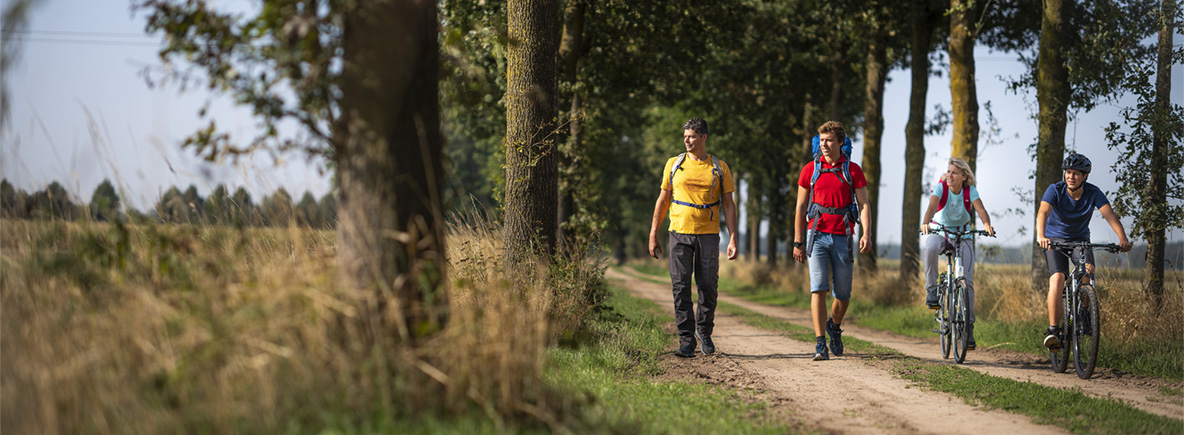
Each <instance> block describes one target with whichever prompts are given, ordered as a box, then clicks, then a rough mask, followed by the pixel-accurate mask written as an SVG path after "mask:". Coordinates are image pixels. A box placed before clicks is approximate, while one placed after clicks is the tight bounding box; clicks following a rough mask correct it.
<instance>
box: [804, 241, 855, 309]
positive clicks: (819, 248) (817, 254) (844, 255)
mask: <svg viewBox="0 0 1184 435" xmlns="http://www.w3.org/2000/svg"><path fill="white" fill-rule="evenodd" d="M810 235H811V236H813V238H814V247H813V249H812V250H811V252H809V254H810V258H809V261H808V262H809V263H810V292H811V293H818V292H825V291H828V290H830V289H831V285H830V284H831V283H830V280H829V279H827V278H828V277H827V275H828V272H830V275H831V278H833V279H834V297H835V299H838V300H840V301H847V300H851V277H852V275H853V274H854V273H855V268H854V264H855V262H854V261H852V258H851V249H848V246H847V236H845V235H842V234H830V233H817V234H814V233H813V232H811V234H810Z"/></svg>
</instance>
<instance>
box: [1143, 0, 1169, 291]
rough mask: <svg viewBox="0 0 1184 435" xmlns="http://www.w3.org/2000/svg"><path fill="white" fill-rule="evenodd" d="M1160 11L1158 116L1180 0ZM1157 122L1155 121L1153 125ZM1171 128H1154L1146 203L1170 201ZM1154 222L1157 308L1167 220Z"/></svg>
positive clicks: (1150, 243)
mask: <svg viewBox="0 0 1184 435" xmlns="http://www.w3.org/2000/svg"><path fill="white" fill-rule="evenodd" d="M1160 13H1161V15H1160V16H1161V17H1162V18H1161V19H1162V23H1163V24H1162V25H1163V27H1162V28H1160V29H1159V55H1158V64H1157V65H1156V70H1155V107H1156V114H1157V116H1156V119H1157V120H1158V119H1161V117H1163V116H1165V115H1167V114H1169V113H1171V112H1170V107H1171V102H1170V98H1171V91H1172V81H1171V77H1172V31H1173V27H1174V26H1173V25H1172V24H1173V23H1174V18H1175V16H1176V0H1163V1H1162V2H1161V3H1160ZM1155 125H1159V124H1153V128H1154V126H1155ZM1171 134H1172V132H1170V131H1163V129H1162V128H1155V129H1154V130H1152V133H1151V135H1152V139H1151V174H1150V180H1149V181H1148V183H1147V195H1148V196H1149V198H1148V199H1147V201H1144V202H1143V203H1144V204H1166V203H1167V176H1168V169H1167V167H1168V164H1167V163H1168V159H1169V158H1170V155H1169V151H1170V148H1171V144H1170V143H1169V141H1170V140H1171ZM1147 221H1148V222H1149V223H1151V225H1148V228H1147V231H1146V233H1147V266H1146V267H1147V283H1146V288H1147V293H1148V296H1149V297H1150V299H1151V301H1152V304H1153V306H1154V307H1155V308H1156V310H1158V309H1159V307H1160V306H1161V305H1162V304H1163V266H1164V262H1165V260H1166V259H1165V258H1164V256H1165V255H1164V232H1165V227H1166V224H1167V222H1165V219H1164V216H1162V215H1161V216H1155V217H1154V218H1153V219H1148V220H1147Z"/></svg>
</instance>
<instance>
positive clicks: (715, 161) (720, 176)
mask: <svg viewBox="0 0 1184 435" xmlns="http://www.w3.org/2000/svg"><path fill="white" fill-rule="evenodd" d="M708 155H710V156H711V175H714V177H712V178H711V193H715V185H716V184H719V195H716V198H719V197H721V196H724V195H723V194H724V170H723V168H721V167H720V164H719V157H716V156H715V155H712V154H708Z"/></svg>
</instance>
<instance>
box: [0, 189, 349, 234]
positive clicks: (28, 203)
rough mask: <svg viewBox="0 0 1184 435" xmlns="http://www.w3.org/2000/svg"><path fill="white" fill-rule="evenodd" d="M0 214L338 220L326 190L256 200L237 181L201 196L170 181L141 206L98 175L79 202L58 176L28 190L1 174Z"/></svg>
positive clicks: (270, 223)
mask: <svg viewBox="0 0 1184 435" xmlns="http://www.w3.org/2000/svg"><path fill="white" fill-rule="evenodd" d="M0 217H2V218H7V219H13V218H16V219H39V220H70V221H73V220H92V221H99V222H107V221H113V220H121V221H126V222H135V223H142V222H148V221H155V222H168V223H175V224H194V225H229V226H252V227H283V226H288V225H297V226H300V227H305V228H315V229H333V228H335V227H336V225H337V199H336V198H335V197H334V196H333V194H332V193H328V194H325V196H323V197H321V199H320V200H319V201H318V200H317V199H316V198H314V197H313V196H312V193H310V192H305V193H304V196H302V197H301V198H300V200H299V201H295V202H294V201H293V200H292V195H291V194H289V193H288V192H287V191H286V190H284V188H282V187H281V188H279V189H277V190H276V191H274V192H272V193H271V194H270V195H267V196H264V197H263V200H262V201H260V202H258V203H256V202H255V201H254V200H253V199H252V198H251V194H250V193H247V191H246V189H243V188H242V187H239V188H237V189H235V191H234V192H233V193H231V192H230V191H229V189H227V188H226V186H225V185H221V184H220V185H218V186H217V187H215V188H214V191H213V192H211V193H210V195H209V196H207V197H204V198H203V197H202V196H201V195H199V194H198V193H197V187H195V186H193V185H190V186H189V188H187V189H185V191H184V192H182V191H181V190H180V189H178V188H177V187H175V186H174V187H170V188H169V190H167V191H165V193H164V195H162V196H161V197H160V199H159V200H157V202H156V205H155V206H154V207H153V208H152V209H150V210H147V211H140V210H137V209H135V208H133V207H130V206H126V204H124V203H122V202H121V199H120V195H119V192H117V191H116V189H115V185H113V184H112V183H111V181H110V180H103V182H102V183H100V184H99V186H98V187H96V188H95V191H94V193H93V194H92V195H91V198H90V202H89V203H85V204H79V203H76V202H74V200H72V199H71V198H70V193H69V192H67V191H66V189H65V188H64V187H62V185H61V183H58V182H57V181H54V182H52V183H50V184H49V185H48V186H46V188H45V189H44V190H38V191H35V192H33V193H32V194H30V193H28V192H26V191H25V190H24V189H19V190H18V189H15V188H14V187H13V186H12V184H11V183H9V182H8V179H4V180H0Z"/></svg>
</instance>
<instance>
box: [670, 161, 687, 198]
mask: <svg viewBox="0 0 1184 435" xmlns="http://www.w3.org/2000/svg"><path fill="white" fill-rule="evenodd" d="M686 159H687V153H682V154H679V155H678V157H675V158H674V164H673V165H671V166H670V192H671V193H674V174H675V173H676V172H678V170H679V169H682V162H683V160H686Z"/></svg>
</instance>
